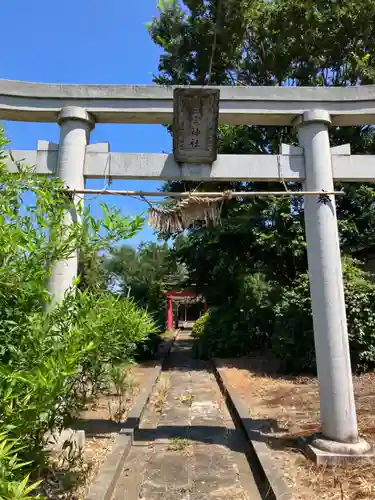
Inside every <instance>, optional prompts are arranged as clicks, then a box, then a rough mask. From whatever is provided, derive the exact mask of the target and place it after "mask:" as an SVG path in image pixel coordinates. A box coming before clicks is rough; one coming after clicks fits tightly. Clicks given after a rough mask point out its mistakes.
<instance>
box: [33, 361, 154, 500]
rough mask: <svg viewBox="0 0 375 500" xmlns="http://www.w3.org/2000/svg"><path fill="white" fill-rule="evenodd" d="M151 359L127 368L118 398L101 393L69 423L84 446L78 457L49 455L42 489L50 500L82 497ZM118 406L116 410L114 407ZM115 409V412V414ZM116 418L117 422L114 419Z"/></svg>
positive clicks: (111, 441) (110, 394) (137, 390)
mask: <svg viewBox="0 0 375 500" xmlns="http://www.w3.org/2000/svg"><path fill="white" fill-rule="evenodd" d="M154 363H155V362H154V361H149V362H146V363H142V364H135V365H133V366H131V367H130V368H128V369H127V377H126V392H125V395H124V397H123V399H122V400H121V406H120V400H119V397H118V396H117V395H116V394H115V393H111V392H105V393H103V394H101V395H100V396H99V397H98V398H97V400H96V401H95V402H94V403H93V404H91V405H89V406H88V408H87V409H86V410H85V411H83V412H82V413H81V415H80V418H79V419H78V421H77V422H75V424H74V425H73V427H74V428H75V429H82V430H84V431H85V437H86V440H85V448H84V453H83V455H82V456H81V457H74V458H72V459H69V457H68V458H66V453H65V454H64V453H61V454H59V455H54V456H51V464H50V467H49V470H48V473H47V477H45V478H44V482H43V484H42V492H41V493H43V495H44V496H45V497H47V498H48V499H51V500H83V499H85V498H86V495H87V493H88V490H89V488H90V486H91V484H92V482H93V480H94V479H95V477H96V475H97V473H98V471H99V468H100V466H101V464H102V463H103V462H104V459H105V458H106V455H107V453H108V452H109V451H110V450H111V448H112V445H113V442H114V440H115V436H116V434H117V433H118V431H119V430H120V428H121V424H120V423H118V422H119V419H120V420H122V421H124V420H125V419H126V417H127V413H128V412H129V410H130V409H131V408H132V406H133V404H134V402H135V399H136V397H137V396H138V394H139V390H140V386H141V385H142V384H143V383H144V381H145V380H147V378H148V376H149V374H150V372H151V370H152V368H153V366H154ZM119 409H121V411H120V412H118V410H119ZM116 412H118V413H117V415H116ZM116 418H117V422H116Z"/></svg>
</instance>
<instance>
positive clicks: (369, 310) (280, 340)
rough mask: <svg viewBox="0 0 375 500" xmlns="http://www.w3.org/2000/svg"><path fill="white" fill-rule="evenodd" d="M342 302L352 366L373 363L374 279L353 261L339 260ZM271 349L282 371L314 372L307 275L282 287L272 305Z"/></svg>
mask: <svg viewBox="0 0 375 500" xmlns="http://www.w3.org/2000/svg"><path fill="white" fill-rule="evenodd" d="M343 273H344V284H345V302H346V312H347V322H348V333H349V341H350V355H351V361H352V368H353V370H354V371H357V372H361V371H366V370H368V369H370V368H374V367H375V283H373V282H371V281H370V280H369V279H368V275H367V273H365V272H364V271H363V270H361V269H360V268H359V267H358V266H357V265H356V263H355V262H353V261H351V260H348V259H345V260H344V261H343ZM274 311H275V323H274V334H273V337H272V351H273V353H274V354H275V355H276V356H277V357H278V358H279V359H280V361H281V362H282V367H283V369H284V371H286V372H303V371H309V372H315V371H316V361H315V349H314V333H313V322H312V315H311V300H310V292H309V284H308V275H307V274H304V275H302V276H300V278H299V279H298V280H296V282H295V283H294V285H293V287H289V288H286V289H284V291H283V294H282V297H281V299H280V301H279V302H278V303H277V304H276V305H275V307H274Z"/></svg>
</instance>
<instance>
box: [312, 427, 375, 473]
mask: <svg viewBox="0 0 375 500" xmlns="http://www.w3.org/2000/svg"><path fill="white" fill-rule="evenodd" d="M302 445H303V448H304V450H305V452H306V454H307V455H308V457H309V458H311V459H312V460H313V461H314V462H315V463H316V464H317V465H324V466H328V467H333V466H336V465H345V464H348V463H354V462H355V463H358V462H364V461H366V460H369V459H372V460H373V459H374V457H375V450H374V448H373V447H372V446H371V445H370V444H369V443H368V442H367V441H365V440H364V439H360V440H359V441H358V443H339V442H337V441H331V440H329V439H327V438H325V437H324V436H322V435H320V434H318V435H317V434H314V435H313V436H310V437H309V438H307V437H304V438H302Z"/></svg>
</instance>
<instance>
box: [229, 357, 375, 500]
mask: <svg viewBox="0 0 375 500" xmlns="http://www.w3.org/2000/svg"><path fill="white" fill-rule="evenodd" d="M221 363H222V365H223V366H225V367H226V368H225V373H226V376H227V379H228V382H229V384H230V385H231V386H232V387H233V388H234V389H235V390H236V392H237V393H238V395H239V396H241V398H242V399H243V400H244V402H245V403H246V404H247V407H248V408H249V413H250V415H251V417H252V418H254V419H259V420H261V421H262V423H264V426H262V432H263V433H264V434H266V436H267V439H268V443H269V446H270V447H271V448H272V450H273V457H274V459H275V461H276V462H277V464H278V466H279V468H280V469H281V470H282V472H283V474H284V477H285V479H286V481H287V483H288V484H289V486H290V487H291V489H292V491H293V500H302V499H303V500H315V499H320V500H326V499H327V500H328V499H329V500H336V499H340V500H357V499H362V500H370V499H371V500H373V499H375V465H374V463H373V461H372V462H368V463H365V464H361V465H358V466H353V465H352V466H347V467H346V468H335V469H327V468H318V467H316V466H315V465H313V464H312V462H311V461H310V460H309V459H308V458H306V457H305V456H304V455H303V453H302V452H301V451H300V450H298V449H297V438H298V437H300V436H303V435H309V434H311V433H313V432H319V431H320V425H319V392H318V382H317V380H316V379H315V378H309V377H294V378H293V377H282V376H280V375H278V374H277V372H276V370H277V367H276V365H275V366H272V364H271V363H270V362H269V361H268V360H266V359H264V358H263V359H262V358H260V357H257V358H256V359H255V358H242V359H236V360H221ZM265 373H267V375H265ZM354 386H355V395H356V404H357V414H358V420H359V428H360V433H361V435H362V436H363V437H365V438H366V439H367V440H368V441H370V442H372V443H375V373H371V374H367V375H363V376H358V377H355V378H354Z"/></svg>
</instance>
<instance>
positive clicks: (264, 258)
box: [148, 0, 375, 352]
mask: <svg viewBox="0 0 375 500" xmlns="http://www.w3.org/2000/svg"><path fill="white" fill-rule="evenodd" d="M158 9H159V15H158V16H157V17H155V18H154V19H153V20H152V21H151V22H150V23H149V25H148V29H149V33H150V36H151V38H152V39H153V41H154V42H155V43H156V44H158V45H159V46H160V47H161V49H162V55H161V56H160V61H159V67H158V73H157V75H155V77H154V81H155V83H158V84H163V85H172V84H174V85H182V84H184V85H207V84H211V85H234V86H253V85H265V86H275V85H276V86H281V85H283V86H285V85H288V86H326V87H332V86H357V85H363V84H371V83H374V81H375V72H374V70H373V66H374V62H375V60H374V57H375V36H374V35H375V0H358V1H350V0H341V1H340V2H338V1H337V0H324V1H323V0H273V1H272V2H266V1H263V0H226V1H223V0H207V1H202V0H163V1H160V2H159V5H158ZM218 135H219V152H220V153H227V154H228V153H235V154H270V153H273V154H274V153H277V152H278V150H279V146H280V144H281V143H282V142H284V143H290V144H298V142H297V137H296V133H295V131H294V130H293V129H292V128H290V127H271V126H220V128H219V131H218ZM330 137H331V144H332V146H336V145H340V144H345V143H350V145H351V149H352V153H353V154H374V153H375V133H374V129H373V127H370V126H363V127H332V128H331V131H330ZM193 187H194V188H197V189H199V190H212V189H213V187H212V185H211V186H209V185H208V184H207V183H201V184H199V185H197V184H194V183H186V182H185V183H179V182H172V183H169V184H168V185H166V186H165V189H166V190H177V191H179V190H185V189H186V190H189V189H191V188H193ZM238 187H240V189H241V190H257V191H265V190H272V191H274V190H277V189H280V190H284V189H285V185H283V183H254V182H244V183H232V184H231V183H226V184H225V183H220V184H218V185H217V186H215V188H214V189H216V188H217V189H218V190H224V189H228V188H231V189H235V188H238ZM299 187H300V186H299V185H298V184H296V183H287V188H288V189H298V188H299ZM340 187H341V186H339V185H338V186H337V188H340ZM344 188H345V192H346V196H343V197H339V198H338V199H337V200H336V203H337V215H338V221H339V231H340V240H341V247H342V251H343V253H344V254H347V255H356V253H357V252H358V251H359V250H361V251H363V250H364V249H369V248H372V247H373V246H374V243H375V225H374V224H375V218H374V210H375V205H374V194H375V191H374V185H373V184H354V183H353V184H350V183H348V184H345V186H344ZM170 236H171V237H172V238H173V237H174V236H175V235H170ZM174 256H175V258H176V259H177V260H178V261H179V262H182V263H184V264H185V265H186V266H187V268H188V271H189V276H190V279H191V281H192V282H194V283H195V284H196V286H197V287H198V289H199V291H200V292H202V293H203V294H204V295H205V296H206V298H207V300H208V303H209V305H210V306H212V307H215V306H217V307H218V308H220V311H221V312H220V314H221V321H218V322H217V325H216V328H217V329H220V325H222V324H223V316H225V314H227V317H228V318H229V320H228V321H229V324H231V325H236V324H238V323H239V322H241V321H242V326H241V328H242V331H247V333H248V335H247V339H248V340H247V343H248V344H249V343H250V341H249V338H250V337H249V329H251V326H246V325H251V324H253V326H254V328H255V329H256V328H258V330H259V324H261V322H262V318H261V316H260V315H259V314H258V313H259V310H258V312H257V311H255V310H254V308H252V307H251V301H253V302H252V303H253V304H255V303H257V301H259V296H258V295H259V294H258V295H257V293H258V292H256V290H262V289H263V288H264V287H263V288H262V286H261V285H260V283H263V284H266V286H265V289H266V290H267V293H266V294H265V295H263V296H262V297H263V299H262V300H264V301H266V300H271V298H272V297H273V298H272V300H274V305H277V306H278V307H279V310H280V297H282V296H283V293H284V292H285V293H286V291H287V288H288V287H292V289H293V287H297V286H298V283H299V281H298V280H299V279H300V276H302V275H304V276H305V275H306V271H307V259H306V246H305V240H304V214H303V200H302V199H299V198H296V199H293V200H288V199H270V198H265V199H247V200H246V201H242V202H238V201H235V200H231V201H227V202H225V204H224V207H223V211H222V224H221V225H220V226H219V227H216V228H213V227H195V228H191V229H190V230H189V231H188V238H186V239H185V240H184V241H183V243H182V244H180V245H179V246H178V248H175V249H174ZM349 274H350V273H349ZM285 287H286V288H285ZM288 289H289V288H288ZM300 290H304V291H308V288H307V287H305V286H303V287H301V288H300ZM255 292H256V293H255ZM254 293H255V295H254ZM301 293H302V292H301ZM292 295H293V294H292ZM290 297H291V295H290ZM293 297H294V296H293ZM250 299H251V300H250ZM307 299H308V295H307V297H306V300H307ZM291 303H292V300H290V301H289V302H288V307H289V306H290V307H292V306H291ZM296 304H298V300H296V302H295V303H294V305H296ZM306 304H307V302H306ZM284 306H285V303H284ZM246 307H247V308H248V309H249V310H252V313H251V314H252V317H251V318H250V317H249V315H247V316H246V318H245V317H244V315H243V314H242V313H241V314H239V311H245V310H246ZM275 307H276V306H275ZM275 307H273V309H272V311H273V313H272V314H273V315H274V316H275V317H276V316H277V314H278V313H277V311H276V309H275ZM293 307H294V306H293ZM309 307H310V306H309V305H307V306H306V307H305V309H304V311H302V312H301V311H300V312H301V315H300V316H298V315H297V314H294V313H293V314H291V313H290V311H286V309H285V307H284V309H283V311H284V313H283V314H284V315H285V317H288V315H289V316H290V318H293V317H300V318H302V319H303V320H302V319H301V323H300V329H301V330H303V329H307V330H306V331H308V332H309V333H308V335H310V338H311V314H310V312H309V311H310V310H309ZM270 311H271V310H268V312H267V314H269V315H272V314H271V312H270ZM289 313H290V314H289ZM306 315H307V316H306ZM309 315H310V316H309ZM241 318H242V319H241ZM254 318H256V319H257V321H255V323H254V321H253V323H251V319H253V320H254ZM284 326H285V325H284ZM294 327H295V325H294ZM294 327H293V328H294ZM264 328H266V327H264ZM267 328H268V327H267ZM232 329H233V330H235V326H233V328H232ZM246 329H247V330H246ZM297 330H298V328H297ZM268 333H269V332H268ZM234 337H235V335H234V334H233V338H234ZM245 337H246V335H245ZM238 345H240V344H238ZM282 345H283V346H284V347H285V346H286V345H288V343H286V344H282ZM241 349H242V344H241V348H240V351H241ZM279 352H280V351H279Z"/></svg>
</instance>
